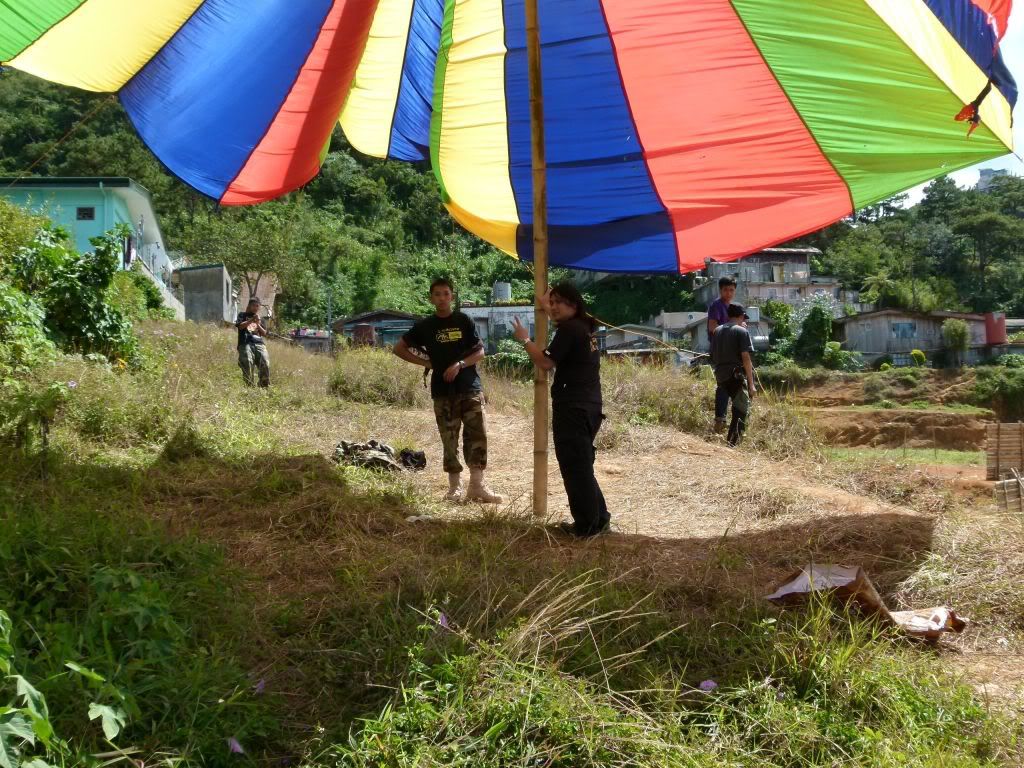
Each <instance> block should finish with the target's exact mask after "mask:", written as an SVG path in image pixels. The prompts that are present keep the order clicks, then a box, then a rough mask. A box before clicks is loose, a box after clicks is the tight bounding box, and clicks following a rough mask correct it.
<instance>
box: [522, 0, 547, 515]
mask: <svg viewBox="0 0 1024 768" xmlns="http://www.w3.org/2000/svg"><path fill="white" fill-rule="evenodd" d="M525 6H526V53H527V64H528V73H529V80H530V146H531V158H532V166H533V281H534V338H535V339H536V341H537V344H538V345H540V346H542V347H543V346H545V345H546V344H547V340H548V316H547V315H546V314H544V312H542V311H541V308H540V298H541V297H542V296H543V295H544V294H545V293H546V292H547V290H548V188H547V172H546V170H547V159H546V157H545V148H544V90H543V88H542V83H541V68H540V24H539V22H538V19H537V0H525ZM547 513H548V373H547V371H545V370H542V369H541V368H539V367H538V366H534V367H533V514H534V515H536V516H537V517H545V516H547Z"/></svg>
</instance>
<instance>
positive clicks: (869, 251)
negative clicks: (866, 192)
mask: <svg viewBox="0 0 1024 768" xmlns="http://www.w3.org/2000/svg"><path fill="white" fill-rule="evenodd" d="M890 260H891V253H890V249H889V247H888V246H887V245H886V243H885V241H884V240H883V238H882V232H881V230H880V229H879V228H878V227H876V226H874V225H873V224H864V225H861V226H858V227H856V228H854V229H852V230H850V232H849V233H848V234H847V235H846V236H845V237H843V238H842V239H840V240H838V241H837V242H836V243H835V244H834V245H833V246H832V247H831V248H829V249H828V251H827V252H826V253H825V255H824V268H825V270H826V271H827V272H829V273H830V274H833V275H835V276H836V277H838V278H839V281H840V282H841V283H842V284H843V285H844V286H846V287H848V288H855V287H857V286H860V285H861V284H862V283H863V282H864V281H865V280H866V279H867V278H868V277H869V276H871V275H874V274H875V273H876V272H878V270H879V269H880V268H881V266H882V265H883V264H886V263H888V262H889V261H890Z"/></svg>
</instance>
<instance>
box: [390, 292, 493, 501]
mask: <svg viewBox="0 0 1024 768" xmlns="http://www.w3.org/2000/svg"><path fill="white" fill-rule="evenodd" d="M453 299H454V295H453V293H452V284H451V283H450V282H448V281H447V280H444V279H439V280H435V281H434V282H433V283H432V284H431V286H430V303H431V304H433V305H434V309H435V312H434V314H433V315H431V316H430V317H427V318H424V319H423V320H420V321H419V322H418V323H416V325H414V326H413V327H412V329H411V330H410V331H409V332H408V333H406V334H405V335H404V336H403V337H402V338H401V340H400V341H399V342H398V344H397V345H395V350H394V351H395V354H396V355H398V356H399V357H400V358H402V359H403V360H406V361H408V362H410V363H413V364H415V365H422V366H423V367H425V368H429V369H431V370H432V375H431V378H430V396H431V397H432V398H433V400H434V416H435V418H436V419H437V429H438V431H439V432H440V433H441V444H442V446H443V447H444V471H445V472H447V473H448V494H447V496H445V498H447V499H450V500H451V501H462V500H463V499H465V500H466V501H479V502H483V503H485V504H501V503H502V502H503V501H504V499H502V497H501V496H498V495H497V494H495V493H493V492H492V491H491V490H490V488H488V487H487V485H486V484H485V483H484V470H485V469H486V468H487V425H486V422H485V419H484V396H483V387H482V385H481V384H480V375H479V374H478V373H477V370H476V364H477V363H478V362H480V360H482V359H483V357H484V345H483V342H481V341H480V337H479V336H478V335H477V332H476V326H475V325H474V324H473V321H472V320H471V319H470V318H469V317H467V316H466V315H464V314H463V313H462V312H459V311H457V310H453V309H452V301H453ZM414 349H416V350H419V351H421V352H423V353H425V354H426V355H427V358H429V359H424V358H422V357H420V356H419V355H417V354H415V353H414V352H413V351H412V350H414ZM460 430H461V431H462V433H463V437H462V453H463V458H465V460H466V464H468V465H469V475H470V480H469V490H468V491H466V492H465V493H463V490H462V465H461V464H460V463H459V432H460Z"/></svg>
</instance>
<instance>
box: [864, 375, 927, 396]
mask: <svg viewBox="0 0 1024 768" xmlns="http://www.w3.org/2000/svg"><path fill="white" fill-rule="evenodd" d="M925 375H926V369H924V368H887V369H885V370H882V371H879V372H878V373H872V374H870V375H868V376H867V377H866V378H865V379H864V399H865V400H866V401H867V402H869V403H877V402H879V401H881V400H892V401H896V402H911V401H913V400H921V399H924V398H927V396H928V392H927V388H926V387H925V385H924V377H925Z"/></svg>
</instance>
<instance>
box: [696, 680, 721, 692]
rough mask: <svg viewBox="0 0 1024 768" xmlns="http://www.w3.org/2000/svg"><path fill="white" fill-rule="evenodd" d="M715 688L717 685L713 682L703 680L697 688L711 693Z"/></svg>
mask: <svg viewBox="0 0 1024 768" xmlns="http://www.w3.org/2000/svg"><path fill="white" fill-rule="evenodd" d="M717 687H718V683H716V682H715V681H714V680H704V681H703V682H702V683H701V684H700V686H699V688H700V689H701V690H702V691H713V690H715V688H717Z"/></svg>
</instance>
